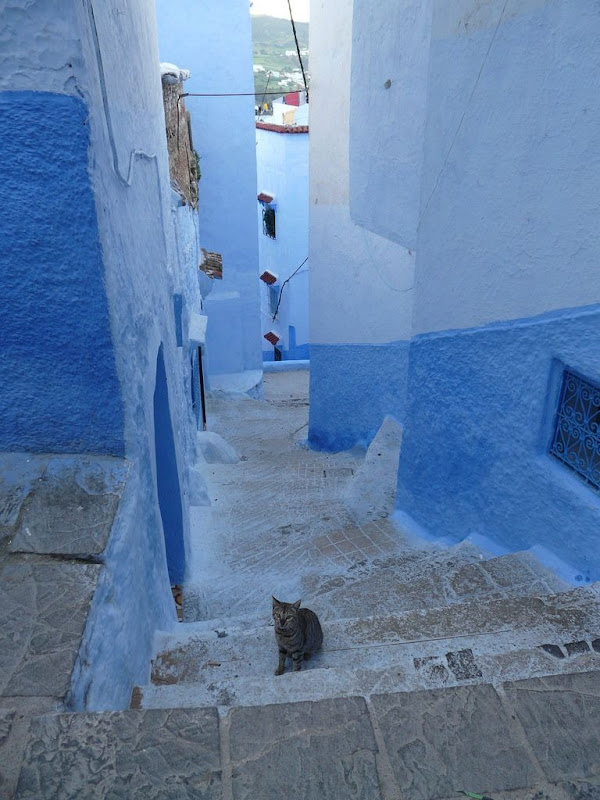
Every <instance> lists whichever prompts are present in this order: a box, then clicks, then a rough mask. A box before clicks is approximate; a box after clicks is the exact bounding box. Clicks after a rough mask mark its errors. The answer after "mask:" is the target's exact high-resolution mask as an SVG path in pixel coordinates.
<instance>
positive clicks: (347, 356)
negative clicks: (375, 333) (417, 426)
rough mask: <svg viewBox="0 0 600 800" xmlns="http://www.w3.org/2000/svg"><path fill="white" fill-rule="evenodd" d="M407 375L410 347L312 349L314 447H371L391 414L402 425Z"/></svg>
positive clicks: (311, 437)
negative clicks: (372, 441) (387, 415)
mask: <svg viewBox="0 0 600 800" xmlns="http://www.w3.org/2000/svg"><path fill="white" fill-rule="evenodd" d="M407 371H408V342H397V343H394V344H384V345H377V344H374V345H367V344H363V345H357V344H340V345H323V344H312V345H311V348H310V373H311V375H310V377H311V380H310V420H311V423H310V428H309V435H308V441H309V444H310V446H311V447H314V448H315V449H317V450H328V451H332V452H335V451H338V450H348V449H350V448H351V447H354V446H355V445H361V446H367V445H368V444H369V443H370V441H371V440H372V439H373V437H374V436H375V434H376V433H377V431H378V430H379V427H380V425H381V423H382V422H383V419H384V417H385V415H386V414H391V415H392V416H394V417H396V419H398V420H399V421H402V420H403V418H404V398H405V394H406V379H407ZM321 421H322V422H323V424H322V425H321Z"/></svg>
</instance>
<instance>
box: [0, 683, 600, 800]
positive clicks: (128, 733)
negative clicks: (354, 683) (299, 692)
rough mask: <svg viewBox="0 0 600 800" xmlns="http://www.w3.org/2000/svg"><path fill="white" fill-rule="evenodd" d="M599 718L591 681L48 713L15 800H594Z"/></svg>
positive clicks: (599, 786) (599, 702)
mask: <svg viewBox="0 0 600 800" xmlns="http://www.w3.org/2000/svg"><path fill="white" fill-rule="evenodd" d="M599 714H600V687H599V685H598V675H597V673H595V672H594V673H581V674H578V675H570V676H557V677H554V678H552V677H549V678H544V679H533V680H525V681H518V682H512V683H506V684H503V685H501V686H498V687H492V686H490V685H488V684H478V685H474V686H464V687H456V688H452V689H441V690H435V691H429V692H406V693H398V694H384V695H375V696H373V697H371V698H370V699H369V700H366V699H365V698H363V697H348V698H337V699H331V700H322V701H319V702H302V703H282V704H277V705H268V706H262V707H259V708H256V707H253V708H233V709H230V710H224V709H223V710H222V711H221V713H219V712H218V711H217V709H216V708H213V709H207V708H204V709H190V710H187V709H178V710H165V711H161V710H148V711H125V712H117V713H111V714H59V715H52V716H44V717H41V718H39V719H37V720H35V722H34V724H33V729H32V735H31V739H30V743H29V747H28V752H27V755H26V759H25V766H24V768H23V770H22V772H21V776H20V780H19V784H18V791H17V794H16V797H17V798H19V800H25V798H27V800H46V798H47V799H48V800H50V798H53V800H67V798H68V800H75V799H76V798H77V800H79V799H80V798H98V799H99V800H104V798H111V800H117V798H123V799H124V800H125V799H126V798H135V797H142V796H144V797H149V798H165V800H166V798H181V800H183V799H184V798H186V799H187V798H194V799H195V800H196V799H197V800H200V799H201V800H281V798H284V797H289V796H290V795H293V796H295V797H298V798H302V799H303V800H325V799H326V800H355V799H356V800H359V799H360V800H442V799H443V800H450V798H456V799H458V798H459V797H461V796H463V797H464V795H461V794H459V792H460V791H461V790H462V791H469V792H476V793H478V794H482V795H486V796H487V797H492V798H493V800H594V798H595V799H596V800H597V798H598V797H600V783H599V781H598V779H599V777H600V776H599V775H598V768H599V764H598V753H599V752H600V741H599V732H598V724H597V720H598V716H599ZM4 724H10V722H8V723H4ZM2 730H3V728H2V721H1V718H0V736H1V733H2ZM1 744H2V739H1V738H0V747H1Z"/></svg>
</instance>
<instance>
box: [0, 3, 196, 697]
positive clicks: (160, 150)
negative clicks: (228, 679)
mask: <svg viewBox="0 0 600 800" xmlns="http://www.w3.org/2000/svg"><path fill="white" fill-rule="evenodd" d="M42 6H43V7H42ZM3 23H6V28H5V29H6V30H7V31H13V32H14V35H15V37H16V38H15V39H14V41H12V43H11V45H10V47H9V48H8V49H5V50H3V57H4V59H5V60H4V65H5V67H6V70H7V71H3V73H2V75H3V78H2V80H1V83H0V87H1V88H2V89H3V90H4V92H5V93H4V94H3V95H2V101H3V102H9V103H10V102H12V99H14V98H11V97H10V96H9V95H10V94H12V92H7V91H6V90H7V89H9V88H10V89H25V90H29V91H32V92H33V93H34V97H35V99H36V102H38V103H39V102H41V101H42V100H43V98H44V97H45V95H42V92H46V93H53V94H51V98H52V99H51V100H50V101H49V102H51V104H52V107H53V108H65V107H66V106H68V105H69V104H71V106H73V108H74V112H73V114H72V117H71V119H70V122H69V125H71V126H74V125H75V123H76V122H77V124H79V125H81V124H82V117H83V120H84V122H85V124H84V125H83V127H84V129H85V131H86V134H85V135H86V136H87V143H86V144H85V146H81V147H77V136H75V135H74V134H69V132H70V130H71V128H69V126H68V125H66V124H65V127H64V134H65V135H63V136H62V141H61V142H56V137H55V142H56V143H55V145H54V146H53V149H52V153H51V154H50V153H49V152H45V151H44V150H43V148H40V149H39V159H40V171H45V172H46V174H47V175H50V176H51V175H52V169H53V164H56V165H57V166H56V169H57V170H58V169H61V170H63V171H64V169H65V168H68V167H69V165H72V169H73V171H74V172H73V174H80V175H81V174H85V175H86V177H87V187H88V190H87V191H88V192H89V191H91V193H93V198H94V201H93V202H94V204H95V208H93V209H92V212H90V213H91V216H92V218H94V217H95V226H96V227H95V230H96V238H95V240H93V237H92V236H91V235H88V236H87V240H85V241H86V242H87V244H86V246H87V247H88V250H87V251H86V250H85V249H84V248H82V247H79V250H78V252H79V254H80V262H79V263H75V264H74V265H73V267H71V265H70V264H69V263H68V262H66V261H65V262H62V266H63V267H64V270H63V273H61V274H64V276H65V281H66V282H67V283H69V282H72V281H73V280H77V275H78V272H79V271H82V270H87V273H86V272H85V271H83V272H81V274H82V275H84V276H85V275H86V274H88V275H89V270H90V269H91V268H92V266H93V265H94V264H96V267H94V269H96V275H97V277H96V278H94V279H93V280H90V279H89V278H88V279H87V281H86V285H85V293H84V295H82V296H81V300H79V298H78V296H77V294H74V293H73V292H72V291H71V290H70V289H68V290H64V289H63V290H64V292H65V297H67V296H68V297H69V299H70V302H69V304H68V305H65V306H64V308H63V311H64V313H63V314H62V316H61V318H60V320H59V321H55V322H54V323H53V324H56V325H57V333H58V335H61V336H64V337H65V338H66V339H68V340H69V341H70V342H71V343H72V344H73V347H74V348H75V347H76V344H75V343H78V344H79V350H78V352H79V353H80V354H81V353H84V354H85V352H86V348H89V350H90V351H96V352H95V355H96V360H93V359H92V360H91V363H92V364H93V366H91V367H90V378H89V385H87V390H88V391H89V392H90V394H91V395H95V396H97V397H98V398H99V399H102V397H103V392H109V386H110V384H109V383H108V381H107V380H106V378H105V375H104V373H103V372H102V369H104V368H103V367H102V361H101V356H103V355H105V354H106V359H105V361H104V363H105V364H109V363H110V364H112V374H113V376H114V377H113V381H114V391H113V390H112V388H111V389H110V398H109V397H107V398H106V399H105V402H104V403H103V405H104V407H105V409H110V407H111V406H110V402H109V401H110V400H112V402H113V403H117V404H118V407H119V408H121V429H120V448H121V450H120V451H119V450H118V448H117V447H116V446H115V447H114V448H112V445H111V448H112V449H111V452H113V451H116V452H124V454H125V456H126V457H127V459H128V460H129V461H130V462H131V471H130V477H129V482H128V486H127V489H126V493H125V495H124V498H123V500H122V503H121V506H120V507H119V516H118V520H117V523H115V528H114V530H113V533H112V535H111V539H110V542H109V545H108V549H107V551H106V554H105V556H106V564H105V567H104V569H103V570H102V575H101V578H100V580H99V584H98V590H97V593H96V597H95V600H94V603H93V606H92V611H91V613H90V616H89V619H88V626H87V628H86V633H85V637H84V643H83V650H82V652H83V653H85V657H84V658H82V660H81V663H80V666H79V668H78V669H79V671H78V673H77V675H76V680H75V684H74V686H73V693H72V694H73V705H74V707H83V705H84V704H85V705H86V707H88V708H92V709H101V708H118V707H125V706H126V705H127V703H128V700H129V692H130V689H131V685H132V683H134V682H139V681H140V680H142V679H144V678H145V671H146V669H147V664H148V655H149V647H150V644H151V640H152V636H153V632H154V630H155V629H156V628H157V627H158V628H167V627H169V626H170V625H171V624H173V623H174V622H175V614H174V608H173V604H172V599H171V593H170V588H169V577H168V573H167V567H166V557H165V542H164V537H163V530H162V524H161V518H160V514H159V507H158V497H157V487H156V480H157V469H156V456H155V444H154V435H155V431H154V414H153V397H154V389H155V380H156V363H157V353H158V350H159V347H160V345H161V343H162V345H163V349H164V362H165V375H166V383H167V397H168V405H169V413H170V417H171V423H172V428H173V431H174V460H175V463H176V469H177V475H178V480H179V482H180V487H181V501H180V502H181V506H182V511H183V525H184V537H186V538H187V526H188V514H187V507H188V500H187V498H188V495H189V489H188V464H189V463H190V461H192V459H194V458H195V431H196V426H195V420H194V418H193V415H192V410H191V397H190V395H191V375H190V372H189V370H190V363H189V350H188V349H187V347H181V348H179V349H178V348H177V339H176V330H175V320H174V312H173V295H174V294H176V293H179V294H181V295H183V314H182V324H183V328H184V330H183V332H182V333H183V341H184V342H186V337H187V324H188V321H189V315H190V313H192V312H193V311H195V312H198V311H199V310H200V306H201V297H200V294H199V290H198V283H197V274H196V263H197V261H196V256H197V245H196V241H195V225H196V223H195V221H194V220H193V219H186V220H185V221H184V220H183V217H182V215H181V214H180V213H179V211H178V210H177V207H176V205H172V204H171V193H170V188H169V173H168V163H167V150H166V138H165V129H164V124H165V123H164V113H163V108H162V97H161V83H160V74H159V69H158V47H157V34H156V24H155V16H154V5H153V3H151V2H146V0H133V2H132V3H130V4H129V5H128V9H127V13H123V9H122V7H121V6H120V5H119V4H118V3H116V2H110V1H109V2H103V3H98V2H91V0H85V1H84V2H82V3H80V4H77V5H76V6H74V5H73V4H72V3H67V2H52V3H50V4H34V5H32V4H29V3H27V2H24V1H23V2H16V0H15V2H10V3H9V5H8V8H6V9H5V10H3ZM63 60H64V63H63ZM67 64H70V65H71V66H67ZM68 95H76V96H77V99H76V100H75V99H72V98H71V97H70V96H68ZM82 108H83V113H82V111H81V109H82ZM54 117H55V118H56V114H55V115H54ZM60 118H61V115H60V114H59V115H58V119H60ZM46 160H47V161H48V164H47V165H46V163H45V161H46ZM36 170H37V167H36ZM26 175H27V180H29V179H30V178H31V176H32V175H35V171H31V170H30V171H28V172H27V173H26ZM80 183H81V185H82V186H83V184H84V183H85V181H81V182H80ZM32 188H34V187H33V186H32ZM52 188H53V192H54V194H55V197H53V199H52V203H51V204H50V203H49V204H48V206H49V208H50V207H53V208H55V209H56V208H58V209H60V208H62V207H63V206H61V205H60V204H64V209H65V211H64V213H63V214H62V218H61V220H60V226H57V227H60V228H61V232H62V235H64V238H65V240H68V239H69V237H71V238H73V240H74V241H76V242H77V241H79V242H81V241H82V237H84V235H85V233H86V228H85V226H84V225H82V224H81V219H82V216H81V215H82V213H83V211H82V209H85V203H84V202H83V201H82V198H83V200H85V193H82V192H81V191H80V190H79V189H77V185H76V184H72V185H69V186H68V187H64V186H63V185H61V184H60V183H54V185H53V187H52ZM22 189H23V187H21V192H22ZM43 196H44V195H41V197H43ZM29 202H30V203H31V204H32V206H34V207H35V192H32V193H31V194H30V196H29ZM85 202H88V201H85ZM72 205H73V206H75V208H71V206H72ZM39 213H40V212H38V211H37V210H36V211H34V212H33V213H31V214H30V216H29V220H30V222H31V224H30V225H28V226H27V230H28V234H29V237H30V241H31V242H32V245H33V246H34V247H37V249H38V251H39V252H41V250H40V245H41V244H42V242H43V241H44V237H43V236H40V237H39V241H36V236H37V234H38V233H43V230H42V231H40V230H39V228H38V227H37V226H36V224H35V223H36V219H37V217H36V215H38V214H39ZM47 213H48V210H47ZM184 213H185V212H184ZM175 219H177V220H178V221H179V222H181V223H182V224H181V225H178V229H177V230H174V229H173V221H174V220H175ZM90 230H92V226H91V225H89V226H88V228H87V231H88V233H89V231H90ZM176 234H177V237H176ZM53 235H54V236H55V235H56V234H55V233H54V234H53ZM58 241H60V240H58ZM94 241H95V244H94V246H93V247H92V243H93V242H94ZM90 248H91V249H90ZM56 251H57V249H56V247H53V248H51V252H53V253H56ZM89 253H91V255H88V254H89ZM82 256H85V258H82ZM192 257H193V262H194V263H192V264H190V263H189V261H188V259H189V258H192ZM94 259H96V261H94ZM98 265H99V266H98ZM36 266H37V265H36ZM35 280H36V274H35V272H34V270H33V266H32V271H31V275H30V277H29V284H30V285H32V284H33V285H35ZM94 280H96V283H94ZM94 287H96V289H94ZM46 288H47V287H46ZM102 308H104V309H105V311H104V312H102ZM44 313H45V314H47V313H48V312H44ZM102 313H104V314H105V316H106V329H105V330H106V331H108V332H107V333H105V334H104V335H105V337H108V344H107V345H106V346H104V345H103V344H102V341H103V340H102V338H101V337H99V336H98V334H97V332H94V331H92V332H91V335H90V326H93V324H95V323H94V321H97V320H98V319H99V318H101V316H102ZM38 316H39V314H38ZM59 323H60V324H59ZM77 325H79V329H78V328H77V327H76V326H77ZM78 334H79V335H78ZM105 340H106V339H105ZM41 344H42V345H43V344H44V343H43V342H41ZM109 356H110V358H109ZM78 376H79V378H80V379H81V377H82V372H81V370H79V371H78ZM117 379H118V383H117ZM65 386H66V383H65ZM72 386H73V384H72V383H71V385H70V386H69V387H68V388H69V389H72ZM56 396H58V397H60V395H56ZM69 396H70V397H71V399H72V400H73V399H75V398H74V395H73V392H72V391H71V392H70V395H69ZM77 400H79V398H77ZM63 402H66V401H65V400H64V398H63ZM64 417H65V425H67V424H71V420H72V419H74V418H75V419H76V414H75V415H73V414H71V413H70V412H69V413H65V415H64ZM115 430H116V428H115ZM49 446H50V445H49ZM177 502H179V499H178V498H176V497H175V496H174V497H173V503H177Z"/></svg>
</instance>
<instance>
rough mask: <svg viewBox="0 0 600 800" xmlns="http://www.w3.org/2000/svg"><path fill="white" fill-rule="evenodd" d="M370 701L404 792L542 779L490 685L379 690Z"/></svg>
mask: <svg viewBox="0 0 600 800" xmlns="http://www.w3.org/2000/svg"><path fill="white" fill-rule="evenodd" d="M371 703H372V707H373V710H374V712H375V716H376V719H377V720H378V724H379V727H380V729H381V732H382V736H383V739H384V741H385V745H386V749H387V752H388V755H389V758H390V762H391V766H392V769H393V772H394V775H395V778H396V781H397V783H398V786H399V790H400V795H401V796H402V797H406V798H410V800H436V799H437V798H446V797H451V796H454V795H455V794H456V792H457V791H458V790H459V789H463V788H467V789H468V790H469V791H475V792H478V793H481V794H483V793H488V794H493V791H503V790H504V791H506V790H510V789H518V788H520V787H525V786H531V785H534V784H535V783H536V782H537V780H539V777H540V776H539V773H538V770H537V768H536V766H535V764H534V762H533V761H532V759H531V758H530V757H529V756H528V755H527V753H526V751H525V750H524V749H523V746H522V742H521V741H520V740H519V739H518V735H517V732H516V731H515V729H514V726H513V725H512V723H511V720H510V718H509V717H508V716H507V714H506V712H505V711H504V709H503V706H502V702H501V700H500V697H499V696H498V694H497V693H496V691H495V690H494V689H493V687H491V686H489V685H477V686H465V687H456V688H451V689H440V690H434V691H428V692H408V693H401V694H388V695H377V696H375V697H373V698H371ZM474 787H476V788H474Z"/></svg>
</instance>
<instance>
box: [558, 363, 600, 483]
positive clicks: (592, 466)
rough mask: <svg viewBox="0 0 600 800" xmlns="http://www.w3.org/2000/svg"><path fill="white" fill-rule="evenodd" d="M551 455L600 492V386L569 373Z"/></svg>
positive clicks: (563, 385) (561, 398)
mask: <svg viewBox="0 0 600 800" xmlns="http://www.w3.org/2000/svg"><path fill="white" fill-rule="evenodd" d="M550 453H551V454H552V455H553V456H555V457H556V458H558V459H559V460H560V461H562V462H563V463H564V464H566V465H567V466H568V467H570V468H571V469H572V470H574V471H575V472H577V473H578V475H580V476H581V477H582V478H583V479H584V480H585V481H586V482H587V483H589V484H591V485H592V486H594V487H595V488H596V489H600V386H596V385H595V384H593V383H590V381H588V380H585V379H584V378H580V377H579V376H578V375H575V374H574V373H572V372H569V371H568V370H565V372H564V375H563V383H562V388H561V392H560V402H559V405H558V413H557V415H556V424H555V428H554V437H553V439H552V444H551V445H550Z"/></svg>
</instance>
